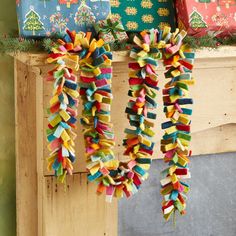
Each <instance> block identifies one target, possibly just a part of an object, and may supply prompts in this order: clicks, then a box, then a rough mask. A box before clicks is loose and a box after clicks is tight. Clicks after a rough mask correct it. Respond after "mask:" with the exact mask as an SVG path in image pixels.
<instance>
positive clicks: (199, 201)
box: [119, 153, 236, 236]
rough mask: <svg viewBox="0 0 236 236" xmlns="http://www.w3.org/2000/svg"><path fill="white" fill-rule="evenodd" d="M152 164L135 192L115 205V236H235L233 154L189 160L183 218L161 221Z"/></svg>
mask: <svg viewBox="0 0 236 236" xmlns="http://www.w3.org/2000/svg"><path fill="white" fill-rule="evenodd" d="M165 167H166V165H165V164H164V163H163V162H162V161H159V160H156V161H154V162H153V164H152V167H151V170H150V177H149V179H148V180H147V181H146V182H145V183H144V184H143V186H142V188H141V189H140V191H139V193H138V194H137V195H135V196H133V197H132V198H131V199H129V200H127V199H123V200H121V201H120V203H119V236H164V235H167V236H236V153H228V154H221V155H209V156H202V157H192V159H191V165H190V168H191V174H192V178H191V180H190V181H189V183H190V185H191V191H190V193H189V195H188V196H189V199H188V201H187V215H186V216H179V215H177V217H176V218H177V221H176V227H174V225H173V221H172V220H170V221H169V222H167V223H166V222H165V221H164V219H163V218H162V214H161V209H160V206H161V196H160V194H159V192H160V184H159V176H160V171H161V170H162V169H164V168H165Z"/></svg>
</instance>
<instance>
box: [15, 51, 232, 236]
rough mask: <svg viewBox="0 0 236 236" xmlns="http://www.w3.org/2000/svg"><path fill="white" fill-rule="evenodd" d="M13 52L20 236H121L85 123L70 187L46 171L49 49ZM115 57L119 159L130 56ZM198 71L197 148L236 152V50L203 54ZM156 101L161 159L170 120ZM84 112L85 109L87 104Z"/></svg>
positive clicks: (194, 92) (194, 89) (194, 131)
mask: <svg viewBox="0 0 236 236" xmlns="http://www.w3.org/2000/svg"><path fill="white" fill-rule="evenodd" d="M11 56H14V59H15V60H14V61H15V108H16V112H15V114H16V185H17V188H16V189H17V236H52V235H57V236H64V235H72V236H74V235H77V236H94V235H97V236H104V235H106V236H117V232H118V230H117V227H118V224H117V202H116V201H114V202H113V203H112V204H106V203H105V198H104V196H101V197H98V196H96V194H95V191H96V185H95V184H88V183H87V177H86V173H85V172H86V162H85V158H84V157H83V155H81V153H84V151H83V150H82V149H83V148H84V143H83V137H82V127H81V125H80V124H79V122H78V129H77V130H76V132H77V135H78V138H77V140H76V142H77V145H76V154H77V161H76V163H75V165H74V172H75V173H79V174H76V175H73V176H70V177H68V178H67V183H66V185H65V186H62V185H59V184H58V183H57V181H56V178H54V177H52V175H53V173H52V172H48V170H47V168H46V157H47V156H48V150H47V140H46V137H45V136H46V135H45V129H46V127H47V123H48V121H47V117H48V114H47V112H46V108H47V107H48V104H49V100H50V97H51V91H52V86H53V85H52V82H44V80H43V78H44V77H45V76H46V74H47V71H48V70H49V69H50V66H51V65H48V64H46V63H45V60H46V58H47V54H46V53H17V54H14V55H13V54H12V55H11ZM113 59H114V60H113V61H114V62H115V63H114V64H113V65H114V66H113V80H112V87H113V94H114V100H113V106H112V112H111V117H112V122H113V124H114V131H115V134H116V144H117V146H116V148H115V150H114V151H115V154H116V156H117V158H118V159H120V160H121V159H123V158H124V157H123V155H122V154H123V151H124V150H123V147H122V139H123V137H124V133H123V132H121V131H122V130H124V129H125V127H127V125H128V124H127V117H126V115H125V113H124V112H120V111H124V110H125V107H126V105H127V101H128V99H129V97H128V96H127V89H128V82H127V80H128V74H127V72H128V70H127V62H128V61H129V58H128V55H127V52H114V57H113ZM159 72H160V73H159V76H160V83H159V86H160V88H163V87H164V83H165V82H166V80H165V79H164V75H163V72H164V68H163V66H160V71H159ZM193 75H194V77H195V78H196V85H195V86H193V87H192V88H191V96H192V97H193V98H194V107H193V111H194V114H193V116H192V130H191V131H192V142H191V143H192V150H193V153H194V154H195V155H201V154H209V153H220V152H233V151H236V145H235V143H236V109H235V108H236V77H235V75H236V47H220V48H218V49H217V50H213V49H211V50H209V49H203V50H199V51H197V53H196V61H195V69H194V71H193ZM157 102H158V104H160V106H159V107H158V108H159V109H158V110H157V117H158V119H157V120H156V121H155V131H156V134H157V135H156V136H155V137H154V139H155V142H156V143H157V145H156V147H155V150H154V151H155V152H154V155H153V157H154V158H161V157H163V155H161V154H160V150H159V149H160V148H159V146H160V145H159V143H160V138H161V136H162V134H163V131H162V130H161V128H160V126H161V125H160V124H161V123H162V122H163V121H166V119H165V117H164V114H163V112H162V108H161V105H162V96H161V92H160V93H159V96H157ZM78 109H79V114H81V109H82V108H81V106H79V108H78ZM64 187H65V188H66V191H65V189H64ZM26 222H27V224H26ZM65 222H66V224H65ZM91 226H92V227H91Z"/></svg>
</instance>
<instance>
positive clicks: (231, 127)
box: [192, 124, 236, 155]
mask: <svg viewBox="0 0 236 236" xmlns="http://www.w3.org/2000/svg"><path fill="white" fill-rule="evenodd" d="M192 139H193V141H192V149H193V154H194V155H205V154H213V153H223V152H235V151H236V145H235V143H236V124H227V125H220V126H217V127H214V128H211V129H207V130H203V131H199V132H196V133H194V134H193V136H192Z"/></svg>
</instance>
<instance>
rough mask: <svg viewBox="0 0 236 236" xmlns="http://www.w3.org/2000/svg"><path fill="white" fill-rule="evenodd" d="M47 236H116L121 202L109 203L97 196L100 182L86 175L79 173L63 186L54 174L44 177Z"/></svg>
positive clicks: (44, 216)
mask: <svg viewBox="0 0 236 236" xmlns="http://www.w3.org/2000/svg"><path fill="white" fill-rule="evenodd" d="M43 185H44V187H43V191H44V199H43V202H44V206H43V235H44V236H54V235H57V236H64V235H72V236H75V235H78V236H80V235H81V236H94V235H96V236H104V235H106V236H116V235H117V202H116V200H114V201H113V203H105V200H104V199H105V197H104V196H103V195H102V196H97V195H96V194H95V192H96V184H88V183H87V176H86V174H75V175H73V176H70V177H68V178H67V183H66V184H65V186H64V185H60V184H57V183H56V180H55V178H54V177H46V178H44V183H43Z"/></svg>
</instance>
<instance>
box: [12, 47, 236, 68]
mask: <svg viewBox="0 0 236 236" xmlns="http://www.w3.org/2000/svg"><path fill="white" fill-rule="evenodd" d="M11 55H12V56H14V57H15V58H16V59H18V60H19V61H21V62H23V63H24V64H27V65H30V66H45V60H46V58H47V53H15V54H11ZM222 57H224V58H232V57H236V46H223V47H219V48H218V49H210V48H204V49H201V50H197V51H196V58H197V59H217V58H222ZM128 60H129V57H128V52H127V51H115V52H113V62H125V61H128Z"/></svg>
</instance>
